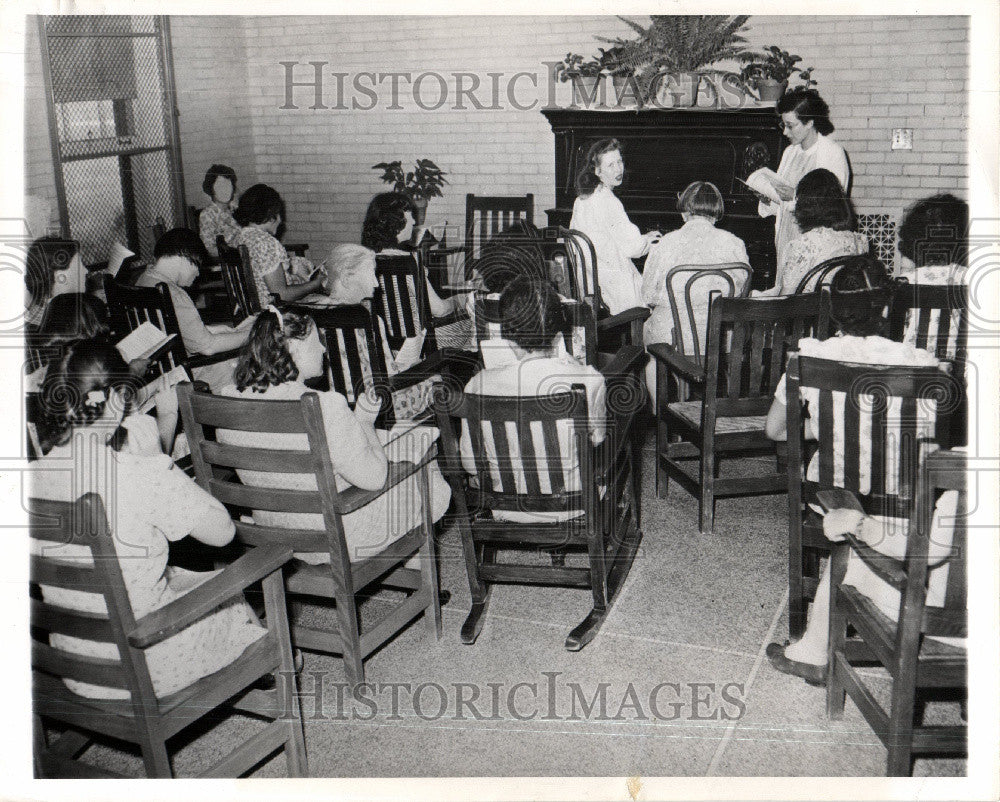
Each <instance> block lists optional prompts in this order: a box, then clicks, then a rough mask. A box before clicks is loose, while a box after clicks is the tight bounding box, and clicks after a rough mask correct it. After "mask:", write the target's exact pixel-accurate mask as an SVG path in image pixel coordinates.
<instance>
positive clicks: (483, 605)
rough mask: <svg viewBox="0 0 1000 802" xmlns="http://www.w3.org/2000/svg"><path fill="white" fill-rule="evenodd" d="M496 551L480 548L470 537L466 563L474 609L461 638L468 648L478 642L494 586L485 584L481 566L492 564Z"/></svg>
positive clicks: (467, 618) (460, 635) (468, 617)
mask: <svg viewBox="0 0 1000 802" xmlns="http://www.w3.org/2000/svg"><path fill="white" fill-rule="evenodd" d="M462 545H463V546H465V545H466V540H465V538H464V537H463V538H462ZM469 552H471V553H472V565H471V566H468V557H469ZM494 552H495V550H494V549H492V548H490V547H488V546H479V547H478V548H477V547H476V546H475V545H474V544H473V543H472V536H471V534H470V535H469V542H468V548H467V549H466V561H467V563H466V564H467V567H468V568H469V590H470V591H471V593H472V609H471V610H469V615H468V616H467V617H466V619H465V622H464V623H463V624H462V629H461V631H460V633H459V638H460V639H461V641H462V643H464V644H466V645H467V646H469V645H472V644H473V643H475V642H476V638H478V637H479V633H480V632H481V631H482V629H483V619H484V617H485V616H486V609H487V607H489V603H490V591H491V590H492V586H491V585H490V584H489V583H488V582H483V581H482V578H481V577H480V575H479V565H480V564H481V563H486V562H492V560H493V554H494Z"/></svg>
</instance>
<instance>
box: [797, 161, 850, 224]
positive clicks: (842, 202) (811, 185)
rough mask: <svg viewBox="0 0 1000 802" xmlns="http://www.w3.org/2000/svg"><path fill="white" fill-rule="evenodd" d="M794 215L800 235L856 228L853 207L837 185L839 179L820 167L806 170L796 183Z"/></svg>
mask: <svg viewBox="0 0 1000 802" xmlns="http://www.w3.org/2000/svg"><path fill="white" fill-rule="evenodd" d="M794 215H795V222H796V223H798V224H799V228H800V229H801V230H802V233H805V232H806V231H812V230H813V229H814V228H830V229H833V230H834V231H854V230H856V229H857V218H856V217H855V215H854V207H853V206H851V201H850V200H849V199H848V197H847V195H846V194H845V192H844V188H843V187H841V186H840V180H839V179H838V178H837V176H835V175H834V174H833V173H831V172H830V171H829V170H825V169H823V168H819V169H817V170H810V171H809V172H808V173H806V174H805V175H804V176H802V178H801V179H800V180H799V183H798V186H796V187H795V210H794Z"/></svg>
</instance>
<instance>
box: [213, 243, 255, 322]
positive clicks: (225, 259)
mask: <svg viewBox="0 0 1000 802" xmlns="http://www.w3.org/2000/svg"><path fill="white" fill-rule="evenodd" d="M216 245H217V247H218V250H219V264H220V266H221V267H222V280H223V283H224V284H225V285H226V295H228V296H229V309H230V313H231V314H232V317H233V325H234V326H238V325H239V324H240V323H242V322H243V321H244V320H245V319H246V318H248V317H250V315H255V314H257V313H258V312H259V311H260V310H261V308H262V306H261V303H262V302H261V299H260V298H259V297H258V294H257V285H256V283H255V282H254V280H253V271H252V269H251V267H250V254H249V252H248V251H247V249H246V246H245V245H240V246H239V248H232V247H230V246H229V245H227V244H226V241H225V239H223V237H221V236H219V237H216Z"/></svg>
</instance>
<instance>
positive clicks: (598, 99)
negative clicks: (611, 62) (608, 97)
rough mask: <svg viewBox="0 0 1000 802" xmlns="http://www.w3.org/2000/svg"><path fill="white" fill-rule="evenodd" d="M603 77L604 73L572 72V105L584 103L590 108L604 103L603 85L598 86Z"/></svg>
mask: <svg viewBox="0 0 1000 802" xmlns="http://www.w3.org/2000/svg"><path fill="white" fill-rule="evenodd" d="M603 77H604V76H603V75H580V74H579V73H572V74H571V75H570V79H569V82H570V85H571V86H572V87H573V102H572V104H571V105H573V106H579V105H582V106H584V107H585V108H590V107H591V106H597V105H600V104H601V103H603V101H604V97H603V93H602V92H601V89H602V87H600V86H598V84H599V83H600V82H601V79H602V78H603Z"/></svg>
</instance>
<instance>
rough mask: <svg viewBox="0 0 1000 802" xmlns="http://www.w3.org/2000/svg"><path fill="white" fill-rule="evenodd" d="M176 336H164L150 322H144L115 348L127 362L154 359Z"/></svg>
mask: <svg viewBox="0 0 1000 802" xmlns="http://www.w3.org/2000/svg"><path fill="white" fill-rule="evenodd" d="M176 336H177V335H176V334H170V335H167V334H164V333H163V332H162V331H161V330H160V329H158V328H157V327H156V326H154V325H153V324H152V323H150V322H149V321H143V322H142V323H140V324H139V325H138V327H137V328H136V329H135V331H133V332H132V333H131V334H129V335H128V336H127V337H124V338H123V339H122V340H121V341H120V342H119V343H118V345H117V346H115V347H116V348H117V349H118V353H120V354H121V355H122V359H124V360H125V361H126V362H131V361H132V360H133V359H152V358H153V357H154V356H156V355H157V352H158V351H161V350H162V349H163V348H165V347H166V346H167V345H169V344H170V342H171V340H173V339H174V337H176Z"/></svg>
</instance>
